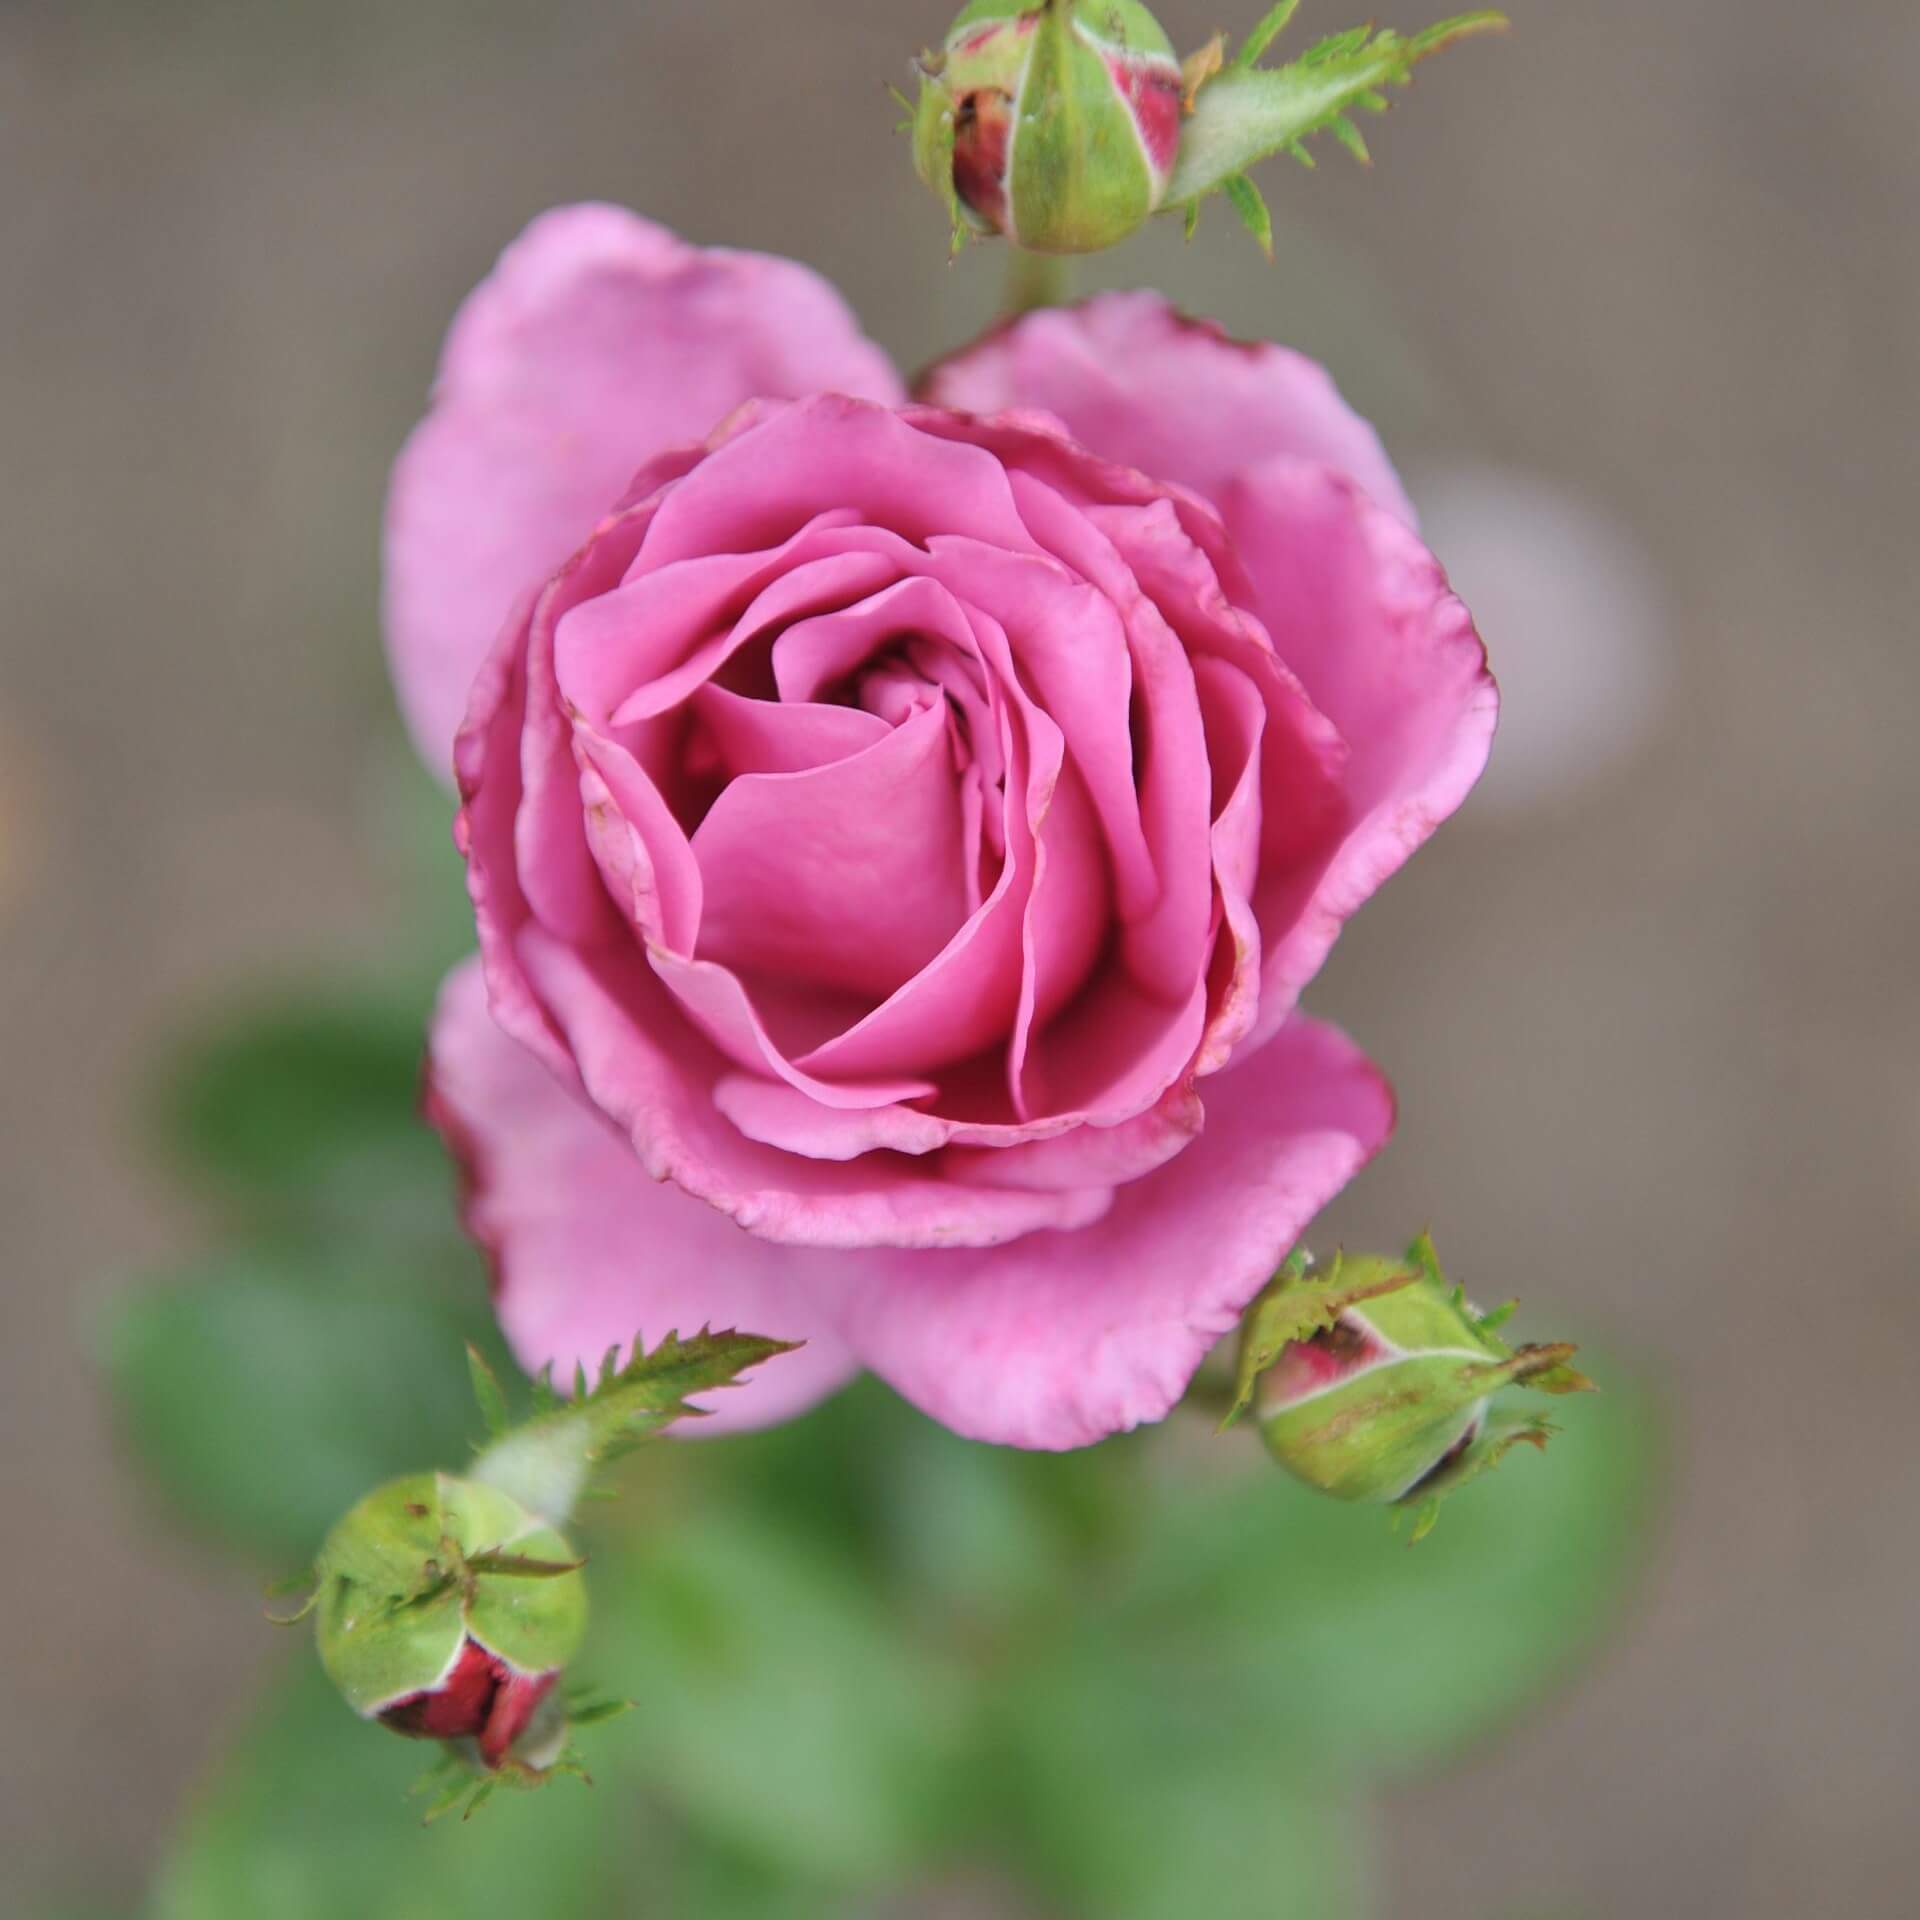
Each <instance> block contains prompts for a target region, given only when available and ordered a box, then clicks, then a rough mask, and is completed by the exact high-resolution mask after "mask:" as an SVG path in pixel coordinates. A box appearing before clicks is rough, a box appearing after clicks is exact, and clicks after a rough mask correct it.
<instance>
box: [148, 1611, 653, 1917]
mask: <svg viewBox="0 0 1920 1920" xmlns="http://www.w3.org/2000/svg"><path fill="white" fill-rule="evenodd" d="M431 1751H432V1750H431V1749H430V1748H427V1747H424V1746H422V1745H420V1744H418V1743H417V1742H413V1741H406V1740H400V1739H397V1738H395V1737H394V1736H393V1735H392V1734H390V1733H387V1732H386V1731H385V1730H384V1729H381V1728H377V1727H370V1726H368V1725H367V1724H366V1722H364V1721H362V1720H359V1719H356V1718H355V1717H354V1716H353V1715H352V1714H351V1713H349V1712H348V1711H347V1709H346V1707H345V1706H344V1705H342V1703H341V1702H340V1700H339V1699H338V1698H337V1697H336V1696H335V1695H334V1694H333V1692H332V1690H331V1689H330V1688H329V1687H328V1685H327V1683H326V1680H325V1678H324V1676H322V1674H321V1672H320V1669H319V1665H318V1663H317V1662H316V1661H315V1660H314V1658H313V1656H312V1653H311V1652H310V1651H309V1650H308V1649H305V1648H302V1649H301V1650H300V1653H299V1654H298V1655H297V1656H296V1657H295V1659H294V1660H293V1661H292V1663H291V1666H290V1670H289V1672H288V1673H287V1675H286V1677H285V1678H284V1679H283V1680H282V1681H281V1682H280V1683H279V1684H278V1685H276V1687H275V1688H274V1689H273V1691H272V1694H271V1696H270V1698H269V1700H268V1702H267V1704H266V1707H265V1709H264V1710H263V1711H262V1713H261V1714H260V1715H259V1717H258V1718H257V1720H256V1721H255V1723H254V1724H253V1725H252V1727H250V1728H249V1729H248V1730H247V1732H246V1733H245V1734H243V1736H242V1737H241V1739H240V1741H239V1742H238V1744H237V1745H236V1746H235V1747H234V1748H233V1749H232V1751H231V1752H230V1753H229V1754H228V1755H227V1757H226V1758H225V1760H224V1761H223V1763H222V1764H221V1766H220V1768H219V1770H218V1772H217V1773H216V1774H215V1776H214V1778H213V1779H212V1781H211V1782H209V1783H208V1785H207V1786H206V1788H205V1789H204V1790H203V1792H202V1793H201V1795H200V1797H199V1798H198V1800H197V1801H196V1803H195V1805H194V1808H193V1811H192V1812H191V1814H190V1815H189V1817H188V1819H187V1822H186V1825H185V1827H184V1829H183V1830H182V1832H181V1835H180V1837H179V1839H178V1841H177V1842H176V1844H175V1847H174V1850H173V1853H172V1856H171V1857H170V1859H169V1860H168V1861H167V1862H166V1864H165V1865H164V1866H163V1867H162V1869H161V1872H160V1875H159V1879H158V1883H157V1885H156V1887H155V1890H154V1894H153V1899H152V1905H151V1908H150V1910H149V1911H150V1920H262V1917H263V1916H266V1915H271V1916H272V1920H343V1916H347V1915H351V1916H352V1920H427V1916H430V1915H438V1914H448V1915H455V1914H457V1915H459V1916H460V1920H526V1916H528V1915H529V1914H538V1915H539V1916H540V1917H541V1920H598V1917H599V1916H601V1915H603V1914H606V1913H610V1912H617V1911H623V1910H626V1909H625V1908H624V1907H623V1905H622V1900H623V1894H622V1891H621V1890H622V1888H623V1886H627V1885H633V1884H640V1883H639V1882H638V1881H637V1880H636V1878H635V1874H636V1870H637V1869H638V1866H639V1863H640V1862H641V1861H643V1860H644V1858H645V1854H646V1849H645V1844H644V1842H645V1830H644V1826H643V1825H642V1823H641V1822H640V1821H638V1820H637V1819H636V1817H635V1816H636V1810H635V1808H634V1807H633V1806H632V1804H631V1802H630V1801H624V1800H622V1799H620V1798H618V1797H617V1796H615V1795H613V1794H610V1793H606V1792H603V1791H596V1792H584V1791H581V1790H578V1789H575V1788H569V1787H567V1786H565V1785H564V1784H563V1785H562V1786H560V1787H556V1788H554V1789H552V1790H551V1791H548V1792H544V1793H539V1794H525V1795H523V1794H505V1795H501V1796H499V1797H498V1798H497V1799H496V1800H495V1802H494V1803H493V1804H491V1805H489V1806H488V1807H487V1808H486V1810H485V1812H484V1813H483V1814H482V1815H481V1816H480V1817H479V1818H477V1819H475V1820H473V1821H471V1822H468V1823H463V1822H461V1821H459V1820H457V1819H454V1820H448V1821H445V1822H442V1823H441V1824H438V1825H435V1826H433V1827H431V1828H427V1827H423V1826H422V1824H421V1821H422V1812H423V1808H422V1804H421V1802H420V1801H419V1800H417V1799H409V1797H408V1788H409V1786H410V1784H411V1783H412V1782H413V1781H414V1780H415V1779H416V1777H417V1776H418V1774H419V1772H420V1769H421V1764H422V1762H423V1760H425V1759H426V1758H428V1757H429V1755H430V1753H431Z"/></svg>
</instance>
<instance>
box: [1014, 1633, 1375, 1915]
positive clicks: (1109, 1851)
mask: <svg viewBox="0 0 1920 1920" xmlns="http://www.w3.org/2000/svg"><path fill="white" fill-rule="evenodd" d="M1115 1651H1117V1649H1115V1648H1114V1647H1113V1646H1112V1645H1111V1644H1110V1643H1105V1642H1091V1643H1088V1644H1085V1645H1080V1644H1077V1643H1075V1642H1074V1641H1072V1640H1071V1639H1070V1640H1069V1642H1068V1643H1067V1644H1066V1645H1064V1646H1062V1647H1060V1648H1059V1649H1057V1650H1056V1651H1055V1653H1054V1655H1053V1657H1051V1658H1049V1659H1048V1660H1046V1661H1045V1662H1042V1663H1037V1664H1036V1666H1035V1667H1034V1668H1033V1670H1031V1671H1030V1672H1028V1673H1026V1674H1024V1675H1023V1676H1021V1678H1020V1680H1019V1682H1018V1684H1016V1685H1014V1686H1011V1687H1009V1688H1007V1689H1006V1693H1005V1698H1006V1703H1007V1706H1008V1708H1009V1725H1008V1729H1007V1731H1008V1737H1009V1740H1010V1749H1011V1750H1010V1752H1009V1755H1008V1758H1007V1762H1006V1771H1005V1780H1004V1785H1005V1788H1006V1795H1005V1809H1004V1815H1003V1818H1004V1820H1005V1822H1006V1823H1007V1828H1008V1830H1009V1832H1010V1833H1011V1834H1012V1835H1013V1836H1014V1837H1015V1841H1016V1845H1017V1849H1018V1852H1017V1858H1018V1860H1019V1862H1020V1864H1021V1866H1022V1867H1023V1868H1024V1870H1025V1871H1026V1873H1027V1874H1028V1875H1029V1876H1030V1877H1031V1878H1032V1879H1034V1880H1035V1881H1036V1882H1037V1883H1038V1884H1039V1885H1040V1886H1041V1887H1042V1888H1044V1889H1045V1890H1046V1891H1047V1892H1048V1893H1049V1894H1051V1895H1052V1896H1053V1898H1054V1900H1055V1901H1056V1902H1057V1903H1058V1904H1059V1906H1060V1908H1061V1910H1062V1911H1065V1912H1069V1913H1072V1914H1074V1915H1075V1916H1077V1920H1196V1917H1197V1916H1205V1920H1350V1917H1356V1916H1358V1915H1359V1913H1360V1912H1361V1907H1360V1897H1359V1896H1360V1887H1359V1878H1360V1872H1359V1870H1360V1867H1361V1864H1362V1861H1363V1858H1364V1854H1363V1850H1362V1847H1361V1845H1360V1837H1359V1834H1358V1832H1357V1821H1356V1819H1355V1811H1356V1805H1355V1799H1354V1796H1353V1794H1352V1792H1351V1791H1350V1790H1347V1791H1343V1790H1342V1787H1341V1784H1340V1783H1339V1782H1338V1781H1334V1782H1331V1783H1330V1782H1327V1781H1324V1780H1322V1781H1314V1780H1312V1779H1310V1778H1309V1777H1308V1776H1307V1775H1306V1774H1305V1773H1304V1772H1302V1771H1301V1770H1300V1769H1299V1767H1298V1766H1297V1764H1296V1762H1295V1761H1294V1759H1293V1756H1292V1755H1291V1753H1290V1751H1289V1748H1288V1743H1287V1742H1286V1741H1285V1739H1284V1737H1283V1738H1281V1739H1278V1740H1258V1739H1247V1740H1240V1741H1232V1740H1223V1739H1222V1738H1221V1733H1220V1727H1219V1724H1218V1711H1219V1703H1217V1702H1215V1701H1213V1700H1210V1699H1208V1698H1206V1697H1204V1696H1198V1695H1193V1694H1190V1693H1187V1692H1185V1691H1183V1690H1182V1688H1181V1687H1180V1686H1179V1685H1178V1684H1177V1683H1176V1684H1171V1685H1170V1684H1167V1683H1166V1682H1167V1676H1165V1675H1163V1674H1161V1673H1160V1672H1159V1671H1158V1670H1157V1668H1156V1667H1155V1664H1154V1662H1153V1659H1152V1657H1151V1655H1147V1656H1144V1657H1139V1658H1135V1659H1133V1660H1131V1661H1130V1662H1129V1663H1128V1664H1127V1665H1124V1666H1119V1667H1116V1666H1112V1665H1109V1664H1107V1657H1108V1656H1110V1655H1111V1654H1112V1653H1114V1652H1115Z"/></svg>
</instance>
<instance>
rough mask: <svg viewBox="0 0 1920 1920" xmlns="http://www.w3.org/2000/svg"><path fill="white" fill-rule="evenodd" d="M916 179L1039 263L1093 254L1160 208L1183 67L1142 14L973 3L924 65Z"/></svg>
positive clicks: (1044, 1)
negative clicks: (1040, 256)
mask: <svg viewBox="0 0 1920 1920" xmlns="http://www.w3.org/2000/svg"><path fill="white" fill-rule="evenodd" d="M921 74H922V80H921V90H920V101H919V105H918V107H917V108H916V110H915V119H914V159H915V164H916V165H917V166H918V168H919V170H920V176H921V178H922V179H923V180H925V181H926V182H927V184H928V185H929V186H931V187H932V188H933V189H934V190H935V192H937V193H939V194H940V195H941V196H942V198H943V199H945V200H946V202H947V204H948V207H949V209H950V210H951V211H952V212H953V213H954V215H955V222H956V224H955V237H956V240H958V239H960V238H962V237H964V233H965V230H966V227H967V226H968V225H971V226H973V227H975V228H977V229H979V230H981V231H988V232H998V233H1003V234H1005V235H1006V237H1007V238H1008V239H1009V240H1012V241H1015V242H1016V243H1017V244H1019V245H1020V246H1023V247H1027V248H1030V249H1032V250H1033V251H1034V252H1036V253H1094V252H1097V251H1098V250H1099V249H1100V248H1102V247H1110V246H1112V245H1113V244H1114V242H1115V241H1117V240H1124V239H1125V238H1126V236H1127V235H1128V234H1130V233H1131V232H1132V231H1133V230H1134V229H1135V228H1136V227H1138V226H1139V225H1140V224H1141V223H1142V222H1143V221H1144V220H1145V219H1146V218H1147V216H1148V215H1149V214H1150V213H1152V212H1153V211H1154V210H1155V209H1156V208H1157V207H1159V205H1160V204H1161V202H1162V201H1163V200H1164V199H1165V197H1166V191H1167V182H1168V181H1169V180H1170V179H1171V178H1172V176H1173V165H1174V161H1175V160H1176V158H1178V155H1179V147H1180V117H1181V77H1180V63H1179V61H1178V60H1177V59H1176V58H1175V57H1174V51H1173V45H1172V43H1171V42H1170V41H1169V40H1168V39H1167V36H1166V35H1165V33H1163V32H1162V31H1161V29H1160V24H1159V22H1158V21H1156V20H1155V19H1154V17H1153V15H1152V14H1150V13H1149V12H1148V11H1147V10H1146V8H1145V7H1143V6H1141V5H1140V4H1139V0H973V4H972V5H971V6H969V7H968V8H967V9H966V10H965V11H964V12H963V13H962V14H961V15H960V17H959V19H958V20H956V21H955V22H954V23H953V29H952V31H951V32H950V33H949V34H948V35H947V39H946V45H945V46H944V48H943V49H942V50H941V51H940V52H939V53H937V54H931V55H928V56H927V57H926V58H925V59H924V60H923V61H922V63H921Z"/></svg>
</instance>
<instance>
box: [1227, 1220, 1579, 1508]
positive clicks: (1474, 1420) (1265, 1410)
mask: <svg viewBox="0 0 1920 1920" xmlns="http://www.w3.org/2000/svg"><path fill="white" fill-rule="evenodd" d="M1511 1311H1512V1309H1511V1308H1501V1309H1499V1310H1497V1311H1496V1312H1493V1313H1486V1314H1483V1313H1480V1312H1478V1311H1476V1310H1475V1308H1473V1307H1472V1306H1471V1305H1469V1304H1468V1302H1467V1299H1466V1296H1465V1294H1464V1293H1463V1292H1462V1290H1461V1289H1460V1288H1458V1287H1455V1286H1450V1285H1449V1284H1448V1282H1447V1280H1446V1278H1445V1276H1444V1275H1443V1274H1442V1272H1441V1270H1440V1263H1439V1260H1438V1258H1437V1256H1436V1255H1435V1253H1434V1250H1433V1243H1432V1241H1431V1240H1429V1239H1427V1238H1426V1237H1424V1236H1422V1238H1421V1239H1419V1240H1418V1241H1416V1242H1415V1243H1414V1245H1413V1247H1412V1249H1411V1250H1410V1251H1409V1253H1408V1254H1407V1257H1406V1258H1405V1259H1404V1260H1388V1259H1382V1258H1377V1257H1361V1258H1358V1259H1351V1260H1349V1259H1345V1258H1337V1259H1336V1260H1335V1261H1334V1262H1333V1263H1332V1265H1331V1266H1329V1267H1327V1268H1325V1269H1319V1268H1315V1267H1313V1266H1312V1265H1311V1264H1309V1263H1308V1262H1307V1261H1305V1260H1304V1259H1296V1260H1293V1261H1289V1262H1288V1264H1287V1266H1286V1267H1285V1268H1284V1269H1283V1270H1282V1272H1281V1274H1280V1275H1279V1277H1278V1278H1277V1279H1276V1280H1275V1281H1274V1283H1273V1285H1272V1286H1271V1287H1269V1288H1268V1290H1267V1292H1266V1293H1265V1294H1263V1295H1262V1296H1261V1298H1260V1299H1259V1300H1258V1301H1257V1302H1256V1303H1255V1305H1254V1307H1253V1309H1252V1311H1251V1312H1250V1313H1249V1315H1248V1316H1247V1319H1246V1321H1245V1323H1244V1327H1243V1332H1242V1347H1241V1364H1240V1378H1241V1394H1242V1399H1243V1401H1244V1400H1245V1399H1247V1398H1251V1399H1252V1401H1253V1404H1254V1409H1255V1413H1256V1415H1257V1417H1258V1419H1259V1422H1260V1430H1261V1433H1262V1435H1263V1436H1264V1438H1265V1440H1266V1443H1267V1449H1268V1451H1269V1452H1270V1453H1271V1454H1272V1455H1273V1457H1274V1459H1275V1460H1276V1461H1278V1462H1279V1464H1280V1465H1281V1466H1283V1467H1285V1468H1286V1469H1287V1471H1288V1472H1289V1473H1291V1474H1293V1475H1294V1476H1295V1478H1297V1479H1300V1480H1304V1481H1306V1482H1307V1484H1308V1485H1309V1486H1313V1487H1317V1488H1318V1489H1319V1490H1320V1491H1321V1492H1323V1493H1330V1494H1332V1495H1333V1496H1334V1497H1335V1498H1336V1499H1340V1500H1360V1501H1376V1502H1379V1503H1381V1504H1383V1505H1404V1506H1407V1507H1410V1508H1412V1509H1414V1510H1415V1512H1416V1514H1417V1516H1418V1517H1417V1520H1416V1531H1415V1537H1416V1538H1418V1537H1419V1536H1420V1534H1423V1533H1425V1532H1426V1531H1427V1530H1428V1528H1430V1527H1431V1526H1432V1524H1433V1521H1434V1518H1435V1517H1436V1515H1437V1513H1438V1510H1439V1501H1440V1499H1441V1498H1442V1497H1443V1496H1444V1495H1446V1494H1449V1493H1452V1492H1454V1491H1455V1490H1456V1489H1458V1488H1459V1487H1461V1486H1464V1485H1465V1484H1466V1483H1467V1482H1468V1481H1470V1480H1473V1479H1476V1478H1478V1477H1479V1476H1480V1475H1481V1474H1483V1473H1486V1472H1487V1471H1489V1470H1490V1469H1491V1468H1493V1467H1495V1466H1497V1465H1498V1464H1499V1463H1500V1461H1501V1460H1502V1459H1503V1458H1504V1457H1505V1456H1506V1455H1507V1454H1508V1453H1510V1452H1511V1451H1512V1450H1513V1448H1514V1447H1516V1446H1521V1445H1527V1446H1535V1447H1543V1446H1545V1445H1546V1443H1547V1440H1548V1439H1549V1437H1550V1436H1551V1435H1552V1433H1553V1431H1554V1430H1553V1428H1552V1426H1551V1425H1550V1424H1549V1423H1548V1422H1547V1421H1545V1420H1544V1419H1542V1418H1541V1417H1540V1416H1539V1415H1537V1414H1533V1413H1529V1412H1526V1411H1524V1410H1509V1408H1508V1407H1507V1406H1506V1404H1505V1402H1504V1400H1503V1398H1502V1396H1503V1395H1504V1394H1505V1393H1506V1392H1507V1391H1508V1390H1509V1389H1511V1388H1515V1387H1527V1388H1531V1389H1532V1390H1534V1391H1535V1392H1539V1393H1550V1394H1566V1393H1586V1392H1591V1391H1592V1389H1593V1383H1592V1382H1591V1381H1590V1380H1588V1379H1587V1378H1586V1376H1585V1375H1584V1374H1581V1373H1579V1372H1577V1371H1576V1370H1575V1369H1574V1368H1573V1367H1572V1366H1571V1365H1570V1364H1569V1362H1570V1361H1571V1359H1572V1357H1573V1352H1574V1349H1573V1348H1572V1347H1571V1346H1568V1345H1565V1344H1564V1343H1562V1344H1557V1345H1553V1346H1529V1347H1519V1348H1514V1347H1509V1346H1507V1345H1506V1343H1505V1342H1504V1341H1502V1340H1501V1339H1500V1338H1499V1335H1498V1331H1497V1330H1498V1328H1499V1327H1500V1326H1501V1325H1503V1324H1504V1322H1505V1321H1506V1319H1507V1318H1508V1316H1509V1314H1510V1313H1511Z"/></svg>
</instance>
